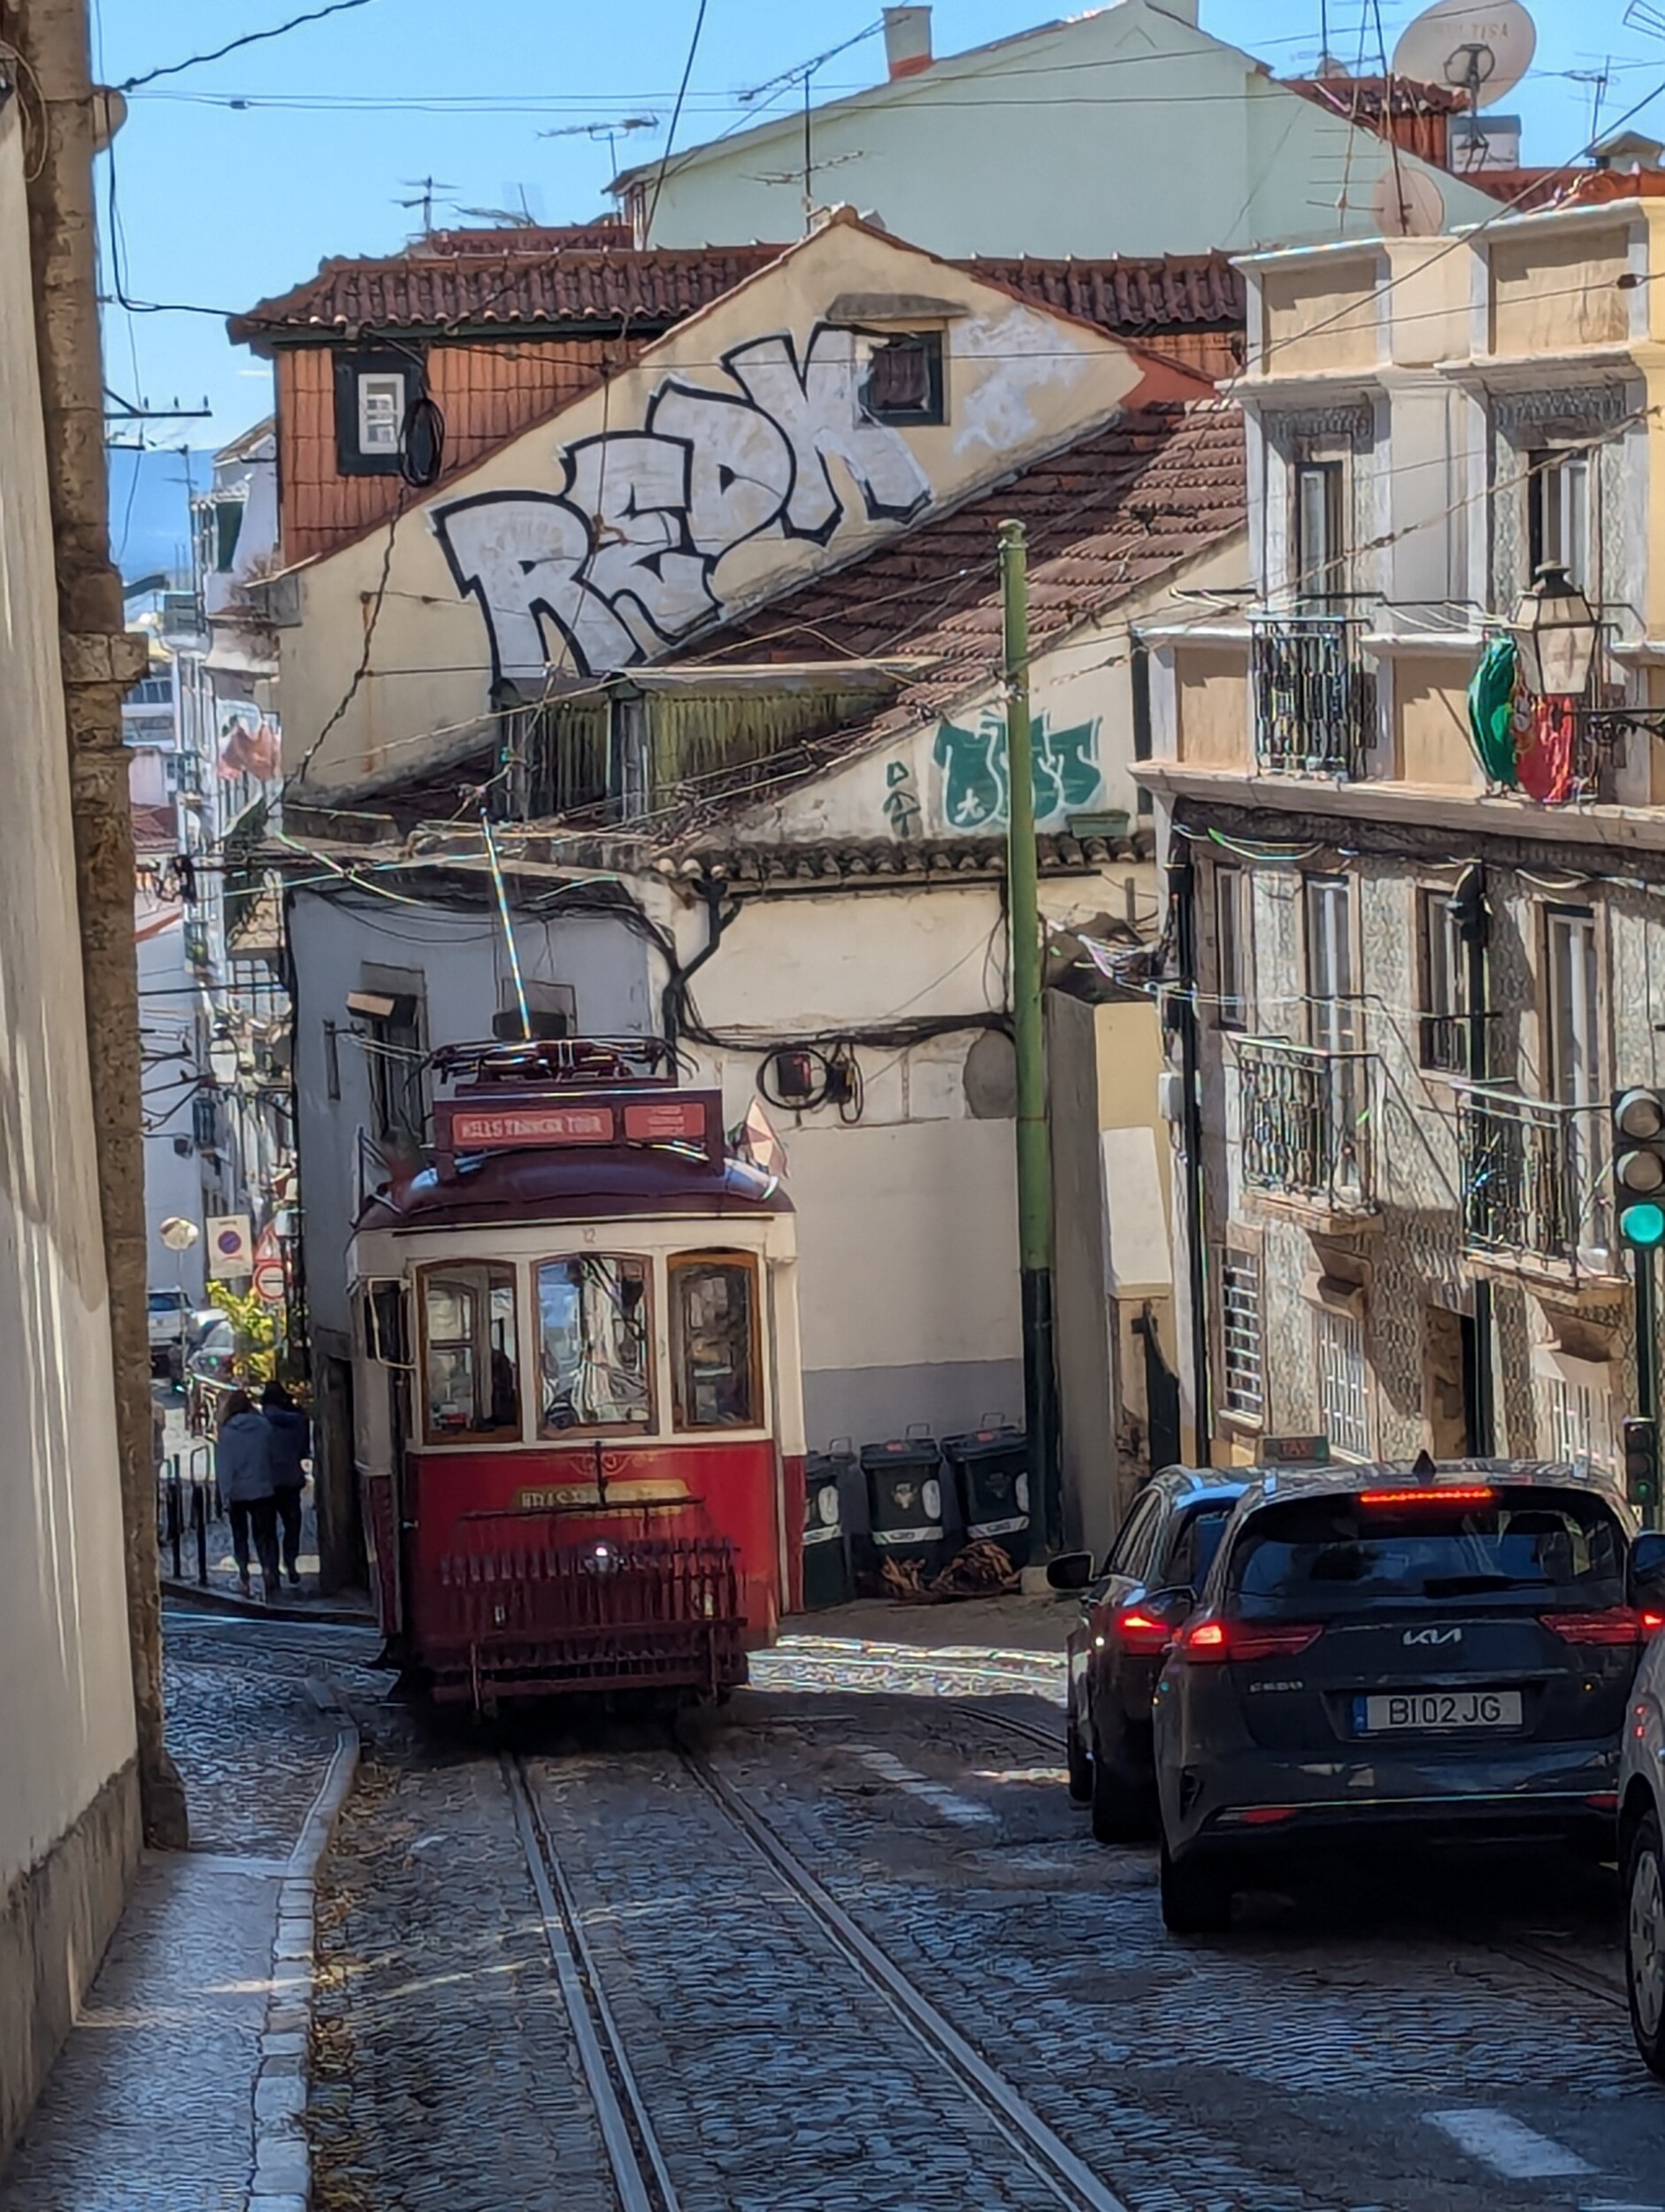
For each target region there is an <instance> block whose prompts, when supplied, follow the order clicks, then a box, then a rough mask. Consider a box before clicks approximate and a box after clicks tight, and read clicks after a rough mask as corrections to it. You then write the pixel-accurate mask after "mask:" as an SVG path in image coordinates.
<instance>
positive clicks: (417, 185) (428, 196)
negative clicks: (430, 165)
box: [394, 177, 457, 237]
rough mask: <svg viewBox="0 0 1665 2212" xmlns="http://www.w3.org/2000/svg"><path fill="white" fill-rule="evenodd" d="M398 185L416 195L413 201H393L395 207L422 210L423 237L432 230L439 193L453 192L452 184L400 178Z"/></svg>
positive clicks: (417, 178) (416, 178) (434, 178)
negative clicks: (435, 202) (435, 201)
mask: <svg viewBox="0 0 1665 2212" xmlns="http://www.w3.org/2000/svg"><path fill="white" fill-rule="evenodd" d="M399 181H400V183H401V184H403V186H405V187H406V188H407V189H408V190H410V191H412V192H414V193H415V194H416V197H415V199H413V200H395V202H394V205H395V207H419V208H420V209H421V210H422V233H423V235H424V237H426V235H427V234H428V233H429V232H430V231H431V230H432V229H433V228H434V200H435V199H436V198H437V196H439V194H441V192H455V191H456V189H457V187H456V186H455V185H454V184H447V183H446V182H445V181H444V180H443V179H441V178H440V177H401V178H400V180H399Z"/></svg>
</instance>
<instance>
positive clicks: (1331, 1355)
mask: <svg viewBox="0 0 1665 2212" xmlns="http://www.w3.org/2000/svg"><path fill="white" fill-rule="evenodd" d="M1312 1341H1313V1363H1314V1368H1315V1371H1316V1376H1317V1385H1318V1390H1317V1395H1318V1425H1319V1427H1320V1428H1321V1430H1322V1431H1323V1432H1324V1435H1325V1436H1327V1437H1328V1438H1329V1440H1330V1448H1331V1451H1332V1452H1333V1453H1334V1454H1335V1455H1336V1456H1337V1458H1338V1459H1352V1460H1359V1459H1372V1458H1374V1457H1375V1448H1374V1442H1373V1439H1374V1433H1375V1422H1374V1419H1373V1418H1372V1414H1373V1410H1374V1409H1373V1406H1372V1401H1371V1378H1370V1358H1369V1355H1368V1353H1367V1351H1366V1348H1365V1340H1364V1321H1363V1318H1362V1316H1361V1315H1359V1314H1354V1313H1348V1312H1346V1311H1345V1310H1343V1309H1342V1308H1340V1307H1339V1306H1329V1305H1320V1306H1317V1307H1315V1309H1314V1310H1313V1324H1312Z"/></svg>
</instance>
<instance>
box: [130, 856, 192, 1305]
mask: <svg viewBox="0 0 1665 2212" xmlns="http://www.w3.org/2000/svg"><path fill="white" fill-rule="evenodd" d="M134 933H135V934H136V936H137V939H138V956H139V1020H140V1025H141V1033H142V1040H143V1046H144V1059H145V1069H144V1091H145V1115H146V1119H147V1121H148V1122H150V1123H151V1124H154V1126H153V1127H151V1128H150V1129H148V1130H147V1133H146V1135H145V1140H144V1226H145V1280H146V1282H147V1283H148V1284H149V1285H150V1288H151V1289H152V1290H172V1289H174V1288H175V1287H177V1288H179V1289H180V1290H183V1291H184V1292H186V1294H188V1296H189V1298H190V1299H191V1301H192V1302H193V1303H194V1304H199V1305H200V1304H201V1302H202V1297H203V1246H202V1243H201V1240H200V1239H199V1240H198V1241H197V1242H196V1244H194V1245H192V1247H191V1248H190V1249H189V1250H188V1251H186V1252H173V1251H170V1250H169V1249H168V1248H167V1246H166V1245H165V1244H164V1243H163V1241H162V1237H161V1226H162V1224H163V1223H164V1222H165V1221H167V1220H169V1219H172V1218H173V1217H179V1218H180V1219H183V1220H186V1221H194V1222H195V1223H196V1226H197V1228H198V1229H199V1230H200V1229H201V1228H202V1225H203V1214H204V1211H205V1209H204V1207H203V1168H202V1163H201V1161H200V1160H199V1159H198V1157H197V1154H196V1143H195V1141H194V1136H193V1123H192V1119H191V1104H190V1092H189V1090H188V1088H187V1087H186V1085H187V1082H188V1080H189V1079H191V1078H193V1077H194V1076H195V1074H196V1042H195V1041H196V1009H197V1007H198V1005H199V1004H201V1003H202V995H201V994H200V992H198V991H197V990H196V989H195V988H194V987H193V986H192V981H191V971H190V968H189V966H188V964H187V961H186V958H185V918H184V910H183V908H182V907H180V905H179V904H178V902H168V903H165V902H162V901H160V900H158V899H157V898H155V897H154V896H153V895H150V894H149V893H147V892H141V894H140V895H139V898H138V901H137V902H136V905H135V909H134ZM185 1048H189V1049H190V1052H191V1057H190V1058H189V1059H188V1060H181V1059H180V1058H179V1057H177V1056H178V1054H179V1053H180V1051H181V1050H183V1049H185ZM181 1145H183V1146H184V1147H185V1149H184V1151H183V1152H181V1151H180V1146H181Z"/></svg>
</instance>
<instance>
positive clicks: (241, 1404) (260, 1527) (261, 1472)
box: [214, 1390, 280, 1605]
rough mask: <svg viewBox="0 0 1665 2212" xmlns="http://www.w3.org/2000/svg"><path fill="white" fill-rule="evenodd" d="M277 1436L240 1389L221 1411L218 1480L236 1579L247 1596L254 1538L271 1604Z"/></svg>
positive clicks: (276, 1585) (216, 1465)
mask: <svg viewBox="0 0 1665 2212" xmlns="http://www.w3.org/2000/svg"><path fill="white" fill-rule="evenodd" d="M214 1476H215V1479H216V1481H217V1482H218V1483H219V1494H220V1496H221V1497H222V1498H223V1499H224V1500H225V1502H226V1513H227V1514H228V1515H229V1517H230V1519H231V1548H232V1551H233V1553H234V1555H235V1557H236V1561H237V1578H238V1580H239V1582H240V1583H241V1584H242V1594H243V1595H244V1597H252V1596H253V1594H254V1593H253V1591H252V1590H251V1589H250V1588H249V1536H250V1534H251V1533H252V1535H253V1537H254V1548H255V1554H256V1556H257V1558H258V1559H259V1562H260V1573H261V1578H262V1580H263V1581H264V1582H265V1591H266V1602H267V1604H268V1605H270V1604H271V1603H272V1601H273V1600H274V1599H275V1598H276V1597H277V1595H278V1593H279V1588H280V1584H279V1581H278V1505H277V1499H276V1497H275V1496H274V1494H273V1491H272V1431H271V1430H270V1428H268V1427H267V1425H266V1424H265V1421H264V1420H263V1419H262V1417H260V1415H259V1414H257V1412H256V1411H255V1409H254V1407H253V1406H252V1405H251V1404H250V1402H249V1399H248V1397H247V1396H246V1395H245V1394H244V1393H243V1392H242V1391H241V1390H234V1391H233V1392H232V1393H231V1394H230V1395H229V1396H228V1397H227V1398H226V1400H225V1401H224V1402H223V1403H222V1404H221V1406H220V1409H219V1437H218V1440H217V1441H216V1443H215V1445H214Z"/></svg>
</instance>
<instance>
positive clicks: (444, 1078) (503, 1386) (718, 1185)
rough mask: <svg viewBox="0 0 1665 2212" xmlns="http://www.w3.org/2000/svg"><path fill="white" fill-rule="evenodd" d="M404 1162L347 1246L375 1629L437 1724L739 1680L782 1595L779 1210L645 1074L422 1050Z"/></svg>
mask: <svg viewBox="0 0 1665 2212" xmlns="http://www.w3.org/2000/svg"><path fill="white" fill-rule="evenodd" d="M434 1067H435V1071H436V1074H437V1076H438V1077H439V1078H440V1079H441V1082H442V1083H444V1084H447V1085H449V1087H450V1090H451V1094H450V1095H449V1097H441V1098H439V1099H437V1100H436V1101H435V1103H434V1138H435V1141H434V1157H433V1164H432V1165H431V1166H429V1167H428V1168H426V1170H425V1171H422V1172H420V1173H414V1174H412V1175H410V1176H409V1177H406V1178H403V1179H395V1181H394V1182H393V1184H392V1185H391V1187H389V1188H388V1189H387V1190H386V1191H384V1192H382V1193H381V1194H379V1195H378V1196H377V1197H375V1198H373V1199H372V1201H371V1202H369V1204H368V1205H367V1206H366V1207H365V1209H364V1212H363V1214H362V1215H361V1217H360V1218H359V1220H358V1222H357V1225H356V1227H355V1230H354V1233H353V1238H352V1243H351V1248H350V1260H349V1266H350V1271H351V1276H352V1280H353V1286H354V1292H355V1307H356V1310H357V1326H358V1337H357V1356H358V1368H357V1390H356V1392H355V1402H356V1405H357V1431H358V1434H357V1458H358V1469H359V1479H360V1482H361V1485H362V1487H363V1494H364V1506H365V1522H366V1526H367V1529H368V1531H369V1533H370V1539H371V1543H372V1552H373V1560H374V1573H375V1579H376V1588H377V1594H378V1598H379V1601H380V1610H381V1620H382V1625H383V1628H384V1630H385V1632H386V1633H387V1637H388V1639H389V1640H390V1643H391V1644H392V1646H393V1648H394V1650H395V1653H396V1654H397V1655H399V1656H400V1657H402V1658H403V1661H404V1662H405V1663H406V1664H407V1666H409V1667H410V1669H412V1670H413V1671H415V1672H416V1673H417V1674H418V1677H419V1678H422V1679H424V1680H425V1681H426V1685H427V1686H428V1688H429V1689H430V1691H431V1692H432V1694H433V1695H434V1696H435V1697H436V1698H442V1699H460V1700H465V1701H471V1702H472V1704H473V1706H474V1707H475V1709H477V1710H481V1711H489V1710H491V1709H495V1707H497V1706H498V1705H499V1704H501V1703H503V1702H504V1701H508V1700H510V1699H523V1698H546V1697H551V1696H556V1695H565V1694H575V1693H576V1694H617V1693H621V1692H624V1693H629V1692H644V1691H647V1692H658V1693H671V1694H679V1695H681V1696H690V1697H720V1696H722V1695H724V1694H726V1693H727V1691H728V1690H729V1689H731V1688H732V1687H733V1686H734V1685H735V1684H736V1683H739V1682H742V1681H744V1680H745V1678H746V1663H747V1662H746V1655H747V1652H748V1650H751V1649H756V1647H759V1646H761V1645H764V1644H767V1643H769V1642H770V1641H771V1640H772V1638H773V1636H774V1634H775V1631H776V1625H777V1623H778V1621H779V1617H780V1615H781V1613H782V1612H783V1611H788V1610H791V1609H794V1608H795V1606H796V1605H797V1603H798V1602H799V1597H800V1566H801V1557H802V1525H803V1440H802V1388H801V1380H800V1371H799V1351H798V1320H797V1295H796V1269H795V1249H794V1234H793V1230H794V1224H793V1217H792V1210H791V1206H790V1204H789V1202H788V1201H787V1200H786V1196H785V1195H784V1194H783V1193H782V1192H781V1191H780V1190H779V1187H778V1185H777V1183H776V1182H775V1180H774V1179H773V1178H771V1177H770V1176H767V1175H764V1174H763V1173H762V1172H761V1171H759V1170H757V1169H756V1168H755V1167H753V1166H752V1165H750V1164H748V1162H746V1161H744V1160H741V1159H739V1158H736V1157H733V1156H730V1154H729V1152H728V1150H727V1148H726V1146H725V1141H724V1134H723V1115H722V1099H721V1096H720V1094H718V1093H717V1092H716V1091H704V1090H683V1089H679V1087H678V1086H677V1080H676V1077H675V1074H674V1072H673V1071H671V1065H670V1056H669V1054H668V1052H667V1051H666V1049H665V1048H664V1047H662V1046H659V1047H656V1045H655V1043H654V1041H652V1040H648V1041H638V1042H633V1043H630V1044H618V1043H612V1042H608V1043H595V1042H579V1041H559V1042H539V1043H529V1044H526V1045H515V1046H481V1047H475V1048H448V1049H447V1050H445V1051H443V1052H441V1053H440V1054H437V1055H436V1056H435V1059H434Z"/></svg>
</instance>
